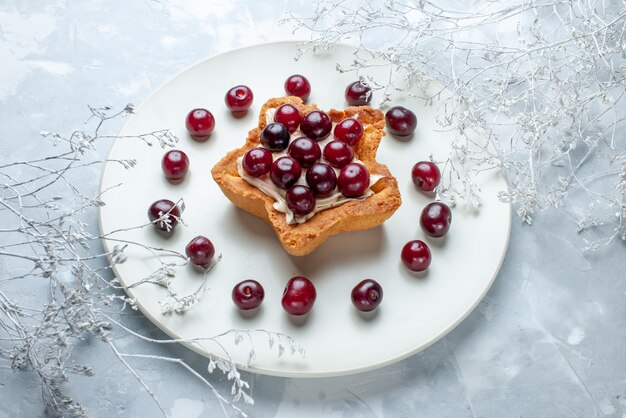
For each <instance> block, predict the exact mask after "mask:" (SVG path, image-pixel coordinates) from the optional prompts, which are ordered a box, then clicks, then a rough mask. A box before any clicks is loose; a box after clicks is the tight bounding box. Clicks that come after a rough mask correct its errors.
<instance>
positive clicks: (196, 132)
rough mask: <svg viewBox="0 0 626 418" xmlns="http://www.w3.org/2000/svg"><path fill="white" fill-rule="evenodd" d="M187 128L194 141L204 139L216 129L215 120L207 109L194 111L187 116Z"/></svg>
mask: <svg viewBox="0 0 626 418" xmlns="http://www.w3.org/2000/svg"><path fill="white" fill-rule="evenodd" d="M185 126H186V127H187V131H188V132H189V134H191V136H192V137H194V139H204V138H206V137H207V136H209V135H211V132H213V130H214V129H215V118H214V117H213V114H212V113H211V112H209V111H208V110H206V109H200V108H198V109H193V110H192V111H191V112H189V114H188V115H187V119H186V120H185Z"/></svg>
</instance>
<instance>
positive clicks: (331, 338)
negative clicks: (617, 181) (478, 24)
mask: <svg viewBox="0 0 626 418" xmlns="http://www.w3.org/2000/svg"><path fill="white" fill-rule="evenodd" d="M353 53H354V49H352V48H350V47H347V46H340V47H336V48H335V49H334V50H333V51H332V52H331V53H325V54H323V55H305V56H303V57H302V58H301V59H300V60H299V61H294V59H293V57H294V55H295V54H296V43H295V42H286V43H273V44H265V45H259V46H253V47H249V48H244V49H239V50H235V51H232V52H229V53H226V54H222V55H219V56H216V57H213V58H210V59H207V60H205V61H202V62H200V63H199V64H196V65H194V66H192V67H191V68H189V69H187V70H185V71H183V72H181V73H180V74H178V75H177V76H175V77H174V78H173V79H171V80H170V81H168V82H167V83H165V84H164V85H163V86H161V87H160V88H159V89H157V90H156V92H154V93H153V94H152V95H151V96H150V97H149V98H148V99H147V100H146V101H145V102H144V103H143V104H142V105H141V106H140V107H139V108H138V109H137V114H136V115H133V116H132V117H130V118H129V120H128V122H127V123H126V125H125V126H124V128H123V129H122V131H121V133H120V135H121V136H125V135H133V134H142V133H146V132H151V131H155V130H159V129H170V130H171V131H172V132H173V133H174V134H176V135H177V136H178V137H179V138H180V139H181V141H180V143H179V144H178V148H179V149H182V150H184V151H185V152H186V153H187V154H188V155H189V157H190V160H191V165H190V173H189V174H188V176H187V178H186V179H185V181H184V182H183V183H182V184H179V185H171V184H169V183H168V182H167V181H166V180H165V179H164V177H163V174H162V172H161V167H160V160H161V157H162V155H163V153H164V150H162V149H161V148H160V147H158V146H154V147H147V146H145V144H143V143H141V142H140V141H129V140H123V139H118V140H117V141H116V143H115V144H114V145H113V147H112V150H111V154H110V158H111V159H128V158H134V159H136V160H137V166H136V167H135V168H134V169H132V170H130V171H127V170H125V169H123V168H121V167H120V166H119V165H118V164H115V163H109V164H107V165H106V167H105V169H104V173H103V177H102V182H101V189H102V190H104V189H107V188H109V187H111V186H114V185H116V184H119V183H122V186H120V187H118V188H115V189H113V190H111V191H109V192H107V193H106V195H105V197H104V200H105V202H106V203H107V204H106V206H104V207H103V208H102V209H101V212H100V214H101V228H102V232H103V233H107V232H109V231H113V230H118V229H122V228H128V227H131V226H135V225H140V224H142V223H145V222H146V221H147V217H146V211H147V208H148V206H149V205H150V204H151V203H152V202H153V201H155V200H157V199H161V198H168V199H171V200H174V201H176V200H177V199H179V198H181V197H182V198H184V200H185V202H186V206H187V209H186V211H185V212H184V216H183V218H184V220H185V222H186V224H187V226H181V225H179V226H178V228H177V229H176V231H175V234H174V235H173V236H172V237H170V238H169V239H164V238H163V237H162V236H160V235H158V234H157V233H155V231H154V230H153V229H152V228H144V229H140V230H133V231H129V232H123V233H117V234H116V235H115V237H116V238H121V239H127V240H131V241H134V242H141V243H144V244H147V245H152V246H162V247H166V248H171V249H175V250H177V251H180V252H184V247H185V245H186V243H187V242H188V241H189V240H190V239H191V238H192V237H194V236H196V235H199V234H202V235H206V236H208V237H210V239H211V240H212V241H213V243H214V244H215V246H216V248H217V250H218V252H220V253H222V254H223V259H222V261H221V262H220V263H219V264H218V265H217V266H216V267H215V269H214V270H213V271H212V272H211V273H210V276H209V279H208V280H209V287H210V290H209V291H208V293H206V294H205V296H204V298H203V299H202V301H201V302H200V303H199V304H198V305H197V306H195V307H193V308H192V309H191V310H189V311H188V312H186V313H185V314H183V315H162V314H161V313H160V306H159V304H158V302H159V301H160V300H162V299H163V297H164V296H165V291H164V289H162V288H159V287H157V286H155V285H142V286H139V287H136V288H133V289H132V290H130V291H129V292H128V293H129V294H130V295H131V296H133V297H135V298H136V299H137V301H138V304H139V307H140V309H141V311H142V312H143V313H144V314H145V315H146V316H147V317H148V318H149V319H150V320H151V321H152V322H154V323H155V324H156V325H157V326H158V327H159V328H161V329H162V330H163V331H165V332H166V333H167V334H169V335H170V336H172V337H175V338H194V337H210V336H213V335H216V334H220V333H222V332H224V331H226V330H229V329H231V328H244V329H247V328H250V329H266V330H269V331H277V332H282V333H285V334H288V335H290V336H292V337H293V338H294V339H296V340H297V341H298V342H299V343H300V344H301V345H302V346H303V347H304V348H305V350H306V353H307V355H306V357H305V358H301V357H299V356H289V355H284V356H282V357H280V358H279V357H278V356H277V353H276V346H274V348H273V349H269V346H268V343H267V337H266V336H265V335H263V334H262V333H253V342H254V345H255V351H256V358H255V360H254V361H253V362H252V363H251V364H250V367H249V369H250V370H252V371H255V372H259V373H264V374H271V375H280V376H295V377H319V376H336V375H342V374H350V373H356V372H360V371H365V370H371V369H374V368H377V367H381V366H383V365H386V364H389V363H392V362H395V361H398V360H401V359H403V358H405V357H408V356H410V355H411V354H413V353H416V352H418V351H420V350H422V349H424V348H425V347H427V346H428V345H430V344H432V343H433V342H435V341H437V340H438V339H439V338H441V337H442V336H444V335H445V334H446V333H448V332H449V331H450V330H452V329H453V328H454V327H455V326H456V325H458V324H459V323H460V322H461V321H462V320H463V319H464V318H465V317H466V316H467V315H468V314H469V313H470V312H471V311H472V310H473V309H474V307H475V306H476V305H477V304H478V302H479V301H480V300H481V299H482V297H483V296H484V295H485V293H486V292H487V290H488V289H489V287H490V285H491V283H492V282H493V280H494V278H495V277H496V275H497V273H498V270H499V268H500V265H501V263H502V260H503V257H504V254H505V251H506V247H507V243H508V237H509V230H510V222H511V217H510V213H511V209H510V206H509V205H507V204H503V203H500V202H499V201H498V200H497V198H496V193H497V191H498V190H504V189H506V181H505V179H504V177H503V176H502V175H501V174H500V173H499V172H494V171H490V172H487V173H485V174H484V175H482V177H480V179H479V185H480V188H481V190H482V198H483V204H482V207H481V208H480V211H479V212H475V211H473V210H470V209H469V208H467V207H464V206H457V207H456V208H454V209H453V221H452V227H451V229H450V232H449V234H448V236H447V238H446V239H445V241H444V242H443V243H433V242H432V240H429V239H428V238H425V235H424V234H423V232H422V231H421V229H420V226H419V213H420V211H421V209H422V208H423V207H424V206H425V205H426V204H427V203H429V202H430V201H431V198H430V197H428V196H425V195H424V194H422V193H420V192H418V191H417V190H416V189H415V187H414V186H413V184H412V182H411V178H410V171H411V167H412V165H413V164H414V163H415V162H417V161H419V160H425V159H428V156H429V155H430V154H432V155H434V157H435V159H438V160H443V159H445V157H446V156H447V154H448V151H449V147H450V141H451V140H452V138H453V135H452V134H451V133H449V132H442V131H441V130H440V129H439V127H438V126H437V125H436V123H435V117H436V111H437V102H436V101H435V103H434V105H432V106H427V105H425V103H424V101H423V100H418V99H414V98H413V99H409V98H406V97H405V96H404V97H399V96H398V97H396V98H394V100H393V103H395V104H402V105H404V106H407V107H409V108H411V109H413V111H414V112H415V113H416V114H417V116H418V120H419V123H418V128H417V131H416V133H415V136H414V137H413V138H412V139H411V140H409V141H399V140H397V139H395V138H394V137H392V136H386V137H385V138H384V139H383V141H382V144H381V146H380V150H379V152H378V159H379V161H382V162H383V163H385V164H387V165H388V166H389V167H390V169H391V171H392V173H393V174H394V175H395V176H396V178H397V179H398V183H399V185H400V192H401V193H402V198H403V204H402V206H401V207H400V208H399V209H398V211H397V212H396V213H395V214H394V215H393V216H392V217H391V219H389V220H388V221H387V222H386V223H385V224H384V225H383V226H382V227H378V228H375V229H372V230H369V231H363V232H354V233H344V234H341V235H339V236H336V237H333V238H331V239H329V240H328V241H327V242H326V243H324V244H323V245H322V246H321V247H320V248H318V249H317V250H316V251H314V252H313V253H312V254H310V255H308V256H305V257H292V256H289V255H287V254H286V253H285V252H284V251H283V249H282V247H281V246H280V244H279V243H278V240H277V239H276V238H275V236H274V233H273V232H272V230H271V228H270V226H269V225H267V224H265V223H264V222H263V221H261V220H259V219H257V218H255V217H253V216H252V215H249V214H248V213H246V212H244V211H242V210H239V209H237V208H235V207H234V206H233V205H232V204H231V203H230V202H229V201H228V199H226V197H225V196H224V195H223V194H222V193H221V191H220V189H219V188H218V186H217V185H216V184H215V182H214V181H213V179H212V178H211V174H210V169H211V167H212V166H213V165H214V164H215V163H216V162H217V161H218V160H219V159H220V158H222V156H224V154H225V153H227V152H228V151H230V150H232V149H233V148H236V147H239V146H241V145H242V144H243V143H244V140H245V138H246V134H247V132H248V130H249V129H251V128H252V127H253V126H255V125H256V122H257V117H258V111H259V109H260V107H261V105H262V104H263V102H264V101H265V100H267V99H269V98H270V97H278V96H282V95H283V94H284V92H283V82H284V80H285V79H286V78H287V77H288V76H289V75H291V74H294V73H301V74H304V75H306V76H307V77H308V78H309V80H310V81H311V85H312V94H311V97H310V99H309V103H317V104H318V105H319V106H320V107H321V108H322V109H329V108H330V107H335V108H343V107H345V106H346V103H345V102H344V98H343V91H344V88H345V86H346V85H347V84H348V83H349V82H351V81H353V80H354V78H355V76H354V74H340V73H338V72H337V71H336V70H335V64H336V63H337V62H342V63H349V62H350V61H351V59H352V54H353ZM370 74H371V75H373V76H375V77H376V76H378V77H379V79H384V76H385V70H384V69H381V70H380V71H379V72H378V71H376V70H374V71H372V72H371V73H370ZM236 84H246V85H248V86H250V87H251V88H252V90H253V91H254V97H255V101H254V104H253V106H252V109H251V111H250V112H249V113H248V114H247V116H245V117H244V118H241V119H235V118H234V117H232V116H231V114H230V113H229V111H228V110H227V109H226V106H225V105H224V94H225V93H226V91H227V90H228V89H229V88H230V87H232V86H234V85H236ZM433 91H434V90H433ZM416 93H418V96H422V97H423V96H424V95H425V94H427V92H416ZM378 100H379V97H378V94H374V99H373V101H372V103H377V101H378ZM194 107H204V108H207V109H210V110H211V111H212V112H213V114H214V116H215V119H216V121H217V122H216V129H215V132H214V133H213V134H212V135H211V138H210V139H209V140H208V141H207V142H203V143H199V142H195V141H193V140H192V139H191V138H190V137H189V136H188V134H187V133H186V131H185V126H184V119H185V116H186V114H187V112H188V111H189V110H190V109H192V108H194ZM412 239H422V240H425V241H426V242H429V243H431V244H432V245H431V250H432V257H433V262H432V264H431V267H430V268H429V270H428V273H427V274H426V276H425V277H417V276H416V275H414V274H411V273H410V272H409V271H408V270H407V269H406V268H405V267H404V266H403V265H402V263H401V261H400V250H401V248H402V246H403V245H404V244H405V243H406V242H407V241H409V240H412ZM105 245H107V247H108V248H112V245H113V243H112V242H105ZM127 254H128V260H127V261H126V262H125V263H124V264H120V265H117V266H116V267H115V272H116V274H117V276H118V278H119V279H120V280H121V281H122V283H124V284H125V285H130V284H132V283H134V282H136V281H138V280H139V279H141V278H143V277H146V276H147V275H149V274H150V273H151V272H152V271H154V269H155V268H156V266H157V263H156V260H155V259H154V257H151V256H149V255H147V254H146V252H145V251H144V250H141V249H138V248H129V249H128V250H127ZM295 275H304V276H307V277H309V278H310V279H311V280H312V281H313V282H314V283H315V285H316V287H317V292H318V297H317V302H316V304H315V307H314V309H313V311H312V312H311V314H310V315H309V317H308V318H307V319H306V321H305V322H304V323H300V322H298V321H293V320H292V319H291V318H290V317H289V316H288V315H287V314H286V313H285V312H284V311H283V310H282V307H281V304H280V299H281V295H282V291H283V287H284V285H285V283H286V282H287V280H288V279H289V278H290V277H292V276H295ZM247 278H254V279H256V280H258V281H260V282H261V283H262V284H263V286H264V287H265V291H266V298H265V302H264V303H263V306H262V308H261V310H260V311H259V312H258V314H257V315H256V316H254V317H251V318H244V317H243V316H242V315H240V314H239V312H238V311H237V309H236V308H235V306H234V305H233V303H232V301H231V297H230V294H231V290H232V287H233V285H234V284H235V283H237V282H239V281H241V280H243V279H247ZM364 278H374V279H376V280H377V281H379V282H380V283H381V285H382V287H383V289H384V300H383V302H382V304H381V306H380V307H379V309H378V313H377V314H376V315H374V316H373V317H370V318H364V317H363V316H362V315H360V314H359V313H358V312H357V311H356V309H355V308H354V307H353V306H352V304H351V301H350V291H351V289H352V287H353V286H354V285H355V284H356V283H358V282H359V281H361V280H362V279H364ZM200 280H201V275H199V274H198V272H197V271H195V270H194V269H193V268H191V266H187V267H185V268H180V269H178V271H177V272H176V278H175V288H176V289H179V290H180V291H181V292H183V291H185V290H186V291H189V290H191V289H193V288H195V287H196V286H197V285H198V283H199V282H200ZM296 322H298V323H296ZM246 338H247V337H246ZM220 342H221V343H222V344H223V345H224V346H225V347H226V349H227V350H228V351H229V352H230V354H231V356H232V358H233V359H234V360H235V361H236V362H238V363H245V362H246V360H247V358H248V350H249V348H250V347H249V344H248V340H247V339H246V340H244V342H243V343H241V344H239V345H235V342H234V338H233V337H232V335H229V336H226V337H223V338H221V340H220ZM188 346H189V347H190V348H192V349H193V350H195V351H197V352H199V353H201V354H204V355H207V356H208V355H221V354H222V352H221V351H220V349H219V348H218V347H217V345H215V344H212V343H204V344H188Z"/></svg>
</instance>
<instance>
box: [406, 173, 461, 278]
mask: <svg viewBox="0 0 626 418" xmlns="http://www.w3.org/2000/svg"><path fill="white" fill-rule="evenodd" d="M411 177H412V179H413V183H414V184H415V186H417V188H418V189H419V190H421V191H423V192H428V193H430V192H432V191H433V190H434V189H435V188H436V187H437V186H438V185H439V182H440V181H441V172H440V171H439V168H438V167H437V165H436V164H435V163H433V162H430V161H420V162H418V163H416V164H415V165H414V166H413V169H412V170H411ZM451 222H452V211H451V210H450V207H448V205H446V204H445V203H443V202H432V203H429V204H428V205H426V207H425V208H424V209H423V210H422V213H421V215H420V226H421V227H422V230H423V231H424V233H425V234H426V235H428V236H430V237H434V238H440V237H443V236H445V235H446V234H447V233H448V230H449V229H450V224H451ZM400 257H401V259H402V262H404V265H405V266H406V267H407V268H408V269H409V270H411V271H416V272H419V271H424V270H426V269H427V268H428V266H430V262H431V258H432V257H431V253H430V249H429V248H428V245H426V243H425V242H423V241H421V240H413V241H409V242H407V243H406V244H405V245H404V247H403V248H402V253H401V256H400Z"/></svg>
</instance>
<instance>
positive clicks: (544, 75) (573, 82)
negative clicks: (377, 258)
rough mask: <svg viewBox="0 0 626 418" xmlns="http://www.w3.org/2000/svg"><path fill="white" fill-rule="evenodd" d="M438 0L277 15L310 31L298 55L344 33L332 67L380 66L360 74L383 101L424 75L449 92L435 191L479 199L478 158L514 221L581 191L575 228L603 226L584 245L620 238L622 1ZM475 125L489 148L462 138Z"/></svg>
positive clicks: (323, 6)
mask: <svg viewBox="0 0 626 418" xmlns="http://www.w3.org/2000/svg"><path fill="white" fill-rule="evenodd" d="M450 3H451V2H432V1H427V0H420V1H406V0H387V1H385V2H384V3H383V2H374V1H368V0H361V1H351V0H326V1H322V2H320V3H318V5H317V8H316V11H315V13H314V15H313V16H312V17H307V18H303V17H298V16H294V15H291V17H290V18H288V19H287V20H288V21H290V22H295V24H296V26H297V28H302V27H304V28H307V29H309V30H310V31H312V33H313V35H312V40H311V41H310V42H307V43H305V44H303V45H302V48H301V53H304V52H305V51H307V50H310V49H312V50H319V49H330V48H332V47H333V46H334V45H336V44H337V43H338V42H340V41H344V40H347V39H350V40H352V41H355V42H356V43H357V44H358V49H359V53H358V54H357V55H356V56H355V57H354V61H353V62H352V63H343V64H341V65H338V70H339V71H342V72H344V71H354V72H356V74H357V75H358V76H361V77H362V75H363V74H364V73H365V72H364V71H363V70H365V69H367V68H368V67H370V66H380V65H386V66H388V68H389V79H388V80H371V79H367V80H366V81H367V82H368V83H369V84H370V85H371V86H373V88H375V89H378V90H380V91H381V92H382V94H383V100H382V103H381V105H383V106H385V105H386V104H388V101H389V96H390V94H391V93H392V92H394V91H396V90H403V89H405V88H406V87H407V86H418V87H419V86H420V85H426V84H428V82H429V80H436V81H438V82H439V83H441V84H442V85H443V86H444V88H446V89H447V90H449V91H450V92H452V93H453V95H452V97H451V98H450V99H447V100H445V101H444V103H443V104H442V105H441V109H440V119H439V120H438V122H439V124H440V125H441V126H442V128H443V129H450V130H454V131H456V133H457V139H456V141H455V143H454V146H453V148H452V150H451V152H450V157H449V158H448V160H447V161H443V162H441V163H442V164H444V165H445V174H444V179H445V180H446V181H445V182H444V185H443V186H442V187H441V188H440V189H439V194H440V197H442V198H443V199H446V200H449V201H452V202H454V201H455V200H456V199H463V200H465V201H468V202H470V203H472V204H474V205H478V204H479V193H478V192H479V191H478V190H477V188H476V186H475V184H474V182H473V178H474V177H475V174H476V170H475V169H474V168H470V167H475V166H476V164H475V163H477V162H478V163H479V166H480V167H482V168H481V170H484V169H485V167H493V168H501V169H503V170H504V171H505V172H506V174H507V176H508V179H509V184H510V187H509V189H508V190H503V191H502V192H501V193H500V195H499V197H500V198H501V199H502V200H503V201H510V202H513V203H514V204H515V208H516V212H517V215H518V216H519V217H520V218H521V219H522V220H523V221H525V222H527V223H529V224H530V223H531V222H532V219H533V216H534V215H535V213H536V211H537V210H538V209H543V208H550V207H552V208H557V207H560V206H562V205H564V204H565V203H566V202H567V200H566V197H567V196H568V195H569V194H575V193H580V192H583V193H584V194H586V195H587V200H586V203H583V205H582V207H581V208H578V209H579V210H578V212H579V217H580V219H579V221H578V225H577V227H578V230H579V231H580V232H582V231H586V230H589V229H591V228H597V227H600V226H602V225H605V226H604V227H603V228H600V232H599V233H600V234H605V236H604V237H602V238H599V239H595V240H594V239H592V240H590V241H588V248H591V249H595V248H598V247H599V246H601V245H606V244H609V243H610V242H612V241H614V240H615V239H616V238H621V239H626V227H625V225H624V218H625V216H626V202H625V195H624V193H625V187H626V151H625V150H626V138H625V136H626V132H625V129H624V128H625V126H626V124H625V119H626V99H625V95H626V88H625V87H626V41H625V40H624V39H625V36H624V32H625V27H626V6H625V5H624V3H623V2H609V1H603V0H600V1H598V0H595V1H589V2H587V1H584V2H581V1H575V0H548V1H539V0H524V1H504V2H502V1H470V2H461V3H455V6H451V7H446V6H445V5H446V4H450ZM379 5H380V6H379ZM423 99H424V100H425V102H426V103H428V102H429V100H430V98H429V97H424V98H423ZM475 130H479V131H480V132H486V135H487V136H488V138H489V146H487V147H476V146H475V144H472V143H471V139H470V138H469V137H468V136H470V135H468V133H469V132H471V131H475ZM451 180H454V184H455V185H456V186H455V188H450V184H451ZM585 205H586V206H587V208H585ZM596 238H597V237H596Z"/></svg>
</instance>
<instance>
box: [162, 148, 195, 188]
mask: <svg viewBox="0 0 626 418" xmlns="http://www.w3.org/2000/svg"><path fill="white" fill-rule="evenodd" d="M161 169H162V170H163V173H164V174H165V177H166V178H167V179H168V180H170V181H173V182H177V181H180V180H182V179H184V178H185V175H187V171H189V157H187V154H185V153H184V152H182V151H180V150H177V149H173V150H171V151H168V152H166V153H165V155H164V156H163V159H162V160H161Z"/></svg>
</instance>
